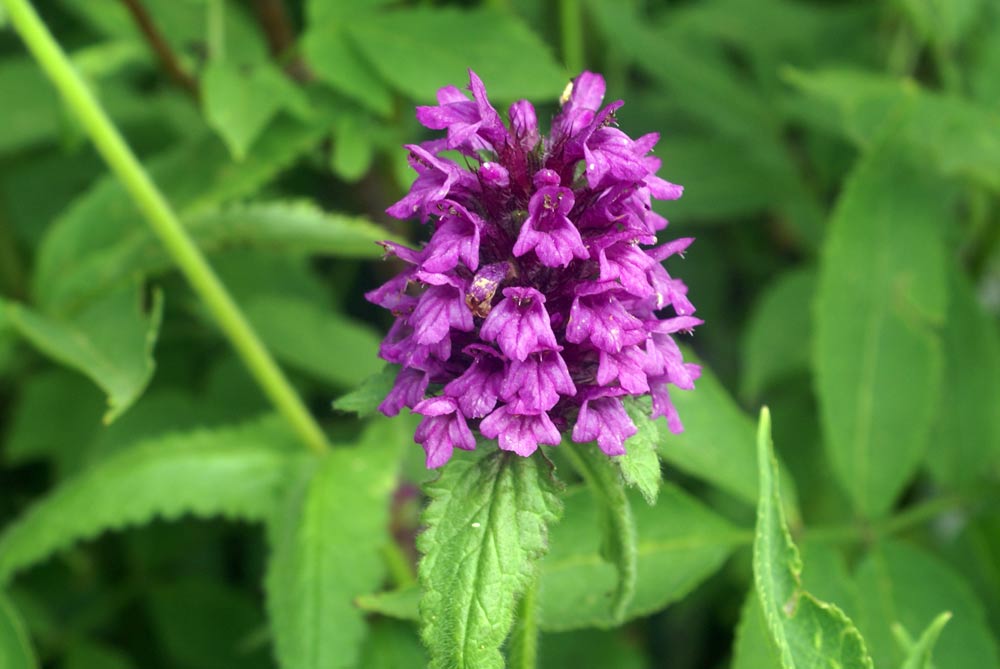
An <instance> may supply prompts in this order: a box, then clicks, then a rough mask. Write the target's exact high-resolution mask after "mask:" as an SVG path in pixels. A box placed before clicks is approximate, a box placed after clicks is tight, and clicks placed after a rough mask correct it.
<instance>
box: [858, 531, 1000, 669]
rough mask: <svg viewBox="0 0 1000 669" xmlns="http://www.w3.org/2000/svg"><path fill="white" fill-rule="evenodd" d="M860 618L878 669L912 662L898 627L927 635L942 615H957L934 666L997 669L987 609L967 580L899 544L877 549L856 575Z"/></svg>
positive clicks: (942, 639) (999, 656)
mask: <svg viewBox="0 0 1000 669" xmlns="http://www.w3.org/2000/svg"><path fill="white" fill-rule="evenodd" d="M855 583H856V591H857V597H858V599H857V605H856V608H857V612H856V613H855V614H854V619H855V620H857V621H858V626H859V627H860V628H861V631H862V632H863V633H864V635H865V639H866V640H867V641H868V644H869V647H870V648H871V652H872V658H873V659H874V660H875V663H876V666H879V667H898V666H902V665H903V663H904V662H905V661H906V659H907V653H906V652H905V651H904V650H903V649H901V648H900V647H899V645H898V644H897V642H896V639H895V636H894V634H893V625H896V624H898V625H901V626H902V627H903V628H904V629H907V630H919V629H924V627H925V626H926V625H927V621H928V620H933V619H935V618H936V617H937V616H938V615H939V614H940V613H941V611H950V612H951V613H952V614H954V617H953V619H952V621H951V622H950V623H949V624H948V626H947V627H946V628H945V629H944V630H943V631H942V632H941V634H940V638H939V639H938V641H937V644H936V645H935V647H934V657H935V664H937V665H938V666H939V667H941V668H942V669H944V668H945V667H998V666H1000V650H998V648H997V640H996V635H995V634H993V632H992V631H991V630H990V628H989V626H988V625H987V623H986V616H985V612H984V611H983V606H982V604H981V603H980V602H979V601H978V600H977V598H976V594H975V593H974V592H973V591H972V590H971V589H970V588H969V585H968V584H967V583H966V582H965V581H964V580H963V579H962V576H961V575H960V574H959V573H958V572H956V571H955V570H954V569H952V568H951V567H949V566H948V565H947V564H945V563H944V562H941V561H940V560H939V559H938V558H937V557H935V556H933V555H930V554H928V553H927V552H925V551H923V550H921V549H919V548H916V547H914V546H910V545H908V544H905V543H903V542H898V541H884V542H881V543H879V544H876V545H875V546H874V548H873V549H872V550H871V552H869V554H868V555H867V556H866V557H865V558H864V560H863V561H862V562H861V564H860V565H859V566H858V568H857V571H856V573H855Z"/></svg>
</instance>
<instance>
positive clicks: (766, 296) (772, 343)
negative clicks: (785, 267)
mask: <svg viewBox="0 0 1000 669" xmlns="http://www.w3.org/2000/svg"><path fill="white" fill-rule="evenodd" d="M815 293H816V271H815V270H814V269H813V268H811V267H806V268H803V269H798V270H794V271H791V272H787V273H785V274H782V275H781V276H779V277H778V279H777V280H776V281H774V282H773V283H771V284H770V285H769V286H768V287H767V288H765V289H764V292H763V294H762V296H761V297H760V300H759V301H758V303H757V306H756V307H755V308H754V309H753V310H752V311H751V316H750V322H749V323H748V324H747V328H746V331H745V334H744V336H743V374H742V384H741V390H742V395H743V396H744V397H757V396H759V395H760V393H762V392H763V391H764V389H765V388H767V386H768V384H769V383H771V382H773V381H776V380H778V379H780V378H781V377H783V376H787V375H789V374H791V373H794V372H799V371H803V370H807V369H809V362H810V353H811V350H812V349H811V341H812V313H811V312H812V309H811V306H812V301H813V296H814V294H815Z"/></svg>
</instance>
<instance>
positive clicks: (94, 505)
mask: <svg viewBox="0 0 1000 669" xmlns="http://www.w3.org/2000/svg"><path fill="white" fill-rule="evenodd" d="M292 444H295V440H294V437H293V436H292V435H290V434H289V433H288V431H287V429H286V428H285V427H284V424H283V423H278V422H276V421H275V420H274V419H269V420H268V421H260V422H255V423H249V424H244V425H239V426H234V427H231V428H226V429H217V430H202V431H195V432H181V433H174V434H170V435H166V436H163V437H160V438H156V439H151V440H149V441H147V442H144V443H143V444H140V445H137V446H135V447H134V448H131V449H129V450H127V451H124V452H123V453H121V454H120V455H117V456H115V457H112V458H110V459H108V460H106V461H104V462H102V463H101V464H99V465H97V466H95V467H93V468H91V469H89V470H87V471H85V472H84V473H82V474H81V475H79V476H78V477H76V478H74V479H72V480H70V481H68V482H66V483H65V484H63V485H61V486H59V487H57V488H56V489H55V490H54V491H53V492H52V493H51V494H49V495H48V496H46V497H44V498H43V499H41V500H40V501H38V502H36V503H35V504H34V505H32V506H31V507H30V509H29V510H28V511H27V513H26V514H25V515H24V516H22V517H21V518H20V519H19V520H17V521H15V522H14V523H12V524H11V525H9V526H8V527H7V528H6V529H5V531H4V533H3V534H2V535H0V583H3V582H7V581H8V580H10V578H11V576H12V575H13V574H15V573H16V572H18V571H20V570H22V569H24V568H26V567H29V566H31V565H33V564H35V563H37V562H40V561H41V560H44V559H45V558H46V557H48V556H50V555H52V554H53V553H55V552H57V551H59V550H61V549H64V548H66V547H68V546H71V545H73V544H74V543H76V542H78V541H82V540H85V539H90V538H93V537H96V536H97V535H99V534H101V533H102V532H105V531H107V530H118V529H123V528H125V527H129V526H134V525H141V524H144V523H147V522H149V521H150V520H152V519H153V518H156V517H163V518H167V519H173V518H176V517H178V516H180V515H182V514H186V513H191V514H194V515H196V516H199V517H208V516H225V517H230V518H239V519H244V520H261V519H263V518H264V517H265V516H266V515H267V514H268V513H270V512H271V510H272V508H273V506H274V504H275V500H276V497H277V493H278V490H279V488H280V487H281V486H282V484H283V483H284V480H285V479H286V478H287V474H288V470H289V467H290V465H291V464H292V463H293V462H294V458H293V456H292V455H290V454H289V453H288V452H287V451H288V450H289V446H290V445H292ZM298 450H299V449H296V450H295V451H294V453H296V454H297V451H298Z"/></svg>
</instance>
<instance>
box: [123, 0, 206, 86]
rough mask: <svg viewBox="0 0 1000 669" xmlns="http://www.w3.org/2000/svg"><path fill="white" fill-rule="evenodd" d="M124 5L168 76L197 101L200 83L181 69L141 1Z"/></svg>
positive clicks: (128, 1) (125, 1)
mask: <svg viewBox="0 0 1000 669" xmlns="http://www.w3.org/2000/svg"><path fill="white" fill-rule="evenodd" d="M122 3H124V5H125V7H126V8H128V11H129V13H130V14H132V19H133V20H135V23H136V25H137V26H138V27H139V31H140V32H142V35H143V37H145V38H146V41H147V42H148V43H149V46H150V48H151V49H153V53H155V54H156V58H157V59H158V60H159V61H160V65H161V66H162V67H163V69H164V71H166V73H167V76H169V77H170V78H171V79H172V80H173V82H174V83H176V84H177V85H178V86H180V87H181V88H183V89H184V90H185V91H187V92H188V93H190V94H191V95H192V96H194V97H195V99H197V98H198V82H197V81H195V80H194V77H192V76H191V75H190V74H188V73H187V72H186V71H185V70H184V68H183V67H181V64H180V60H178V58H177V55H176V54H175V53H174V51H173V49H171V48H170V44H169V43H168V42H167V40H166V39H165V38H164V37H163V34H162V33H161V32H160V30H159V28H157V27H156V24H155V23H154V22H153V17H151V16H150V15H149V12H148V11H147V10H146V7H145V6H144V5H143V4H142V2H141V0H122Z"/></svg>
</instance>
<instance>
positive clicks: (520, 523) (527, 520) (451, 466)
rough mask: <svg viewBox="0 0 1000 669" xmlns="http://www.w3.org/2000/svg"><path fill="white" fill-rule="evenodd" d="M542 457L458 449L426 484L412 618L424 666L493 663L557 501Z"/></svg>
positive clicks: (497, 662)
mask: <svg viewBox="0 0 1000 669" xmlns="http://www.w3.org/2000/svg"><path fill="white" fill-rule="evenodd" d="M555 490H556V484H555V482H554V481H553V479H552V473H551V471H549V469H548V467H547V466H546V465H545V464H544V462H543V461H542V460H541V458H539V457H537V456H535V457H530V458H522V457H520V456H517V455H514V454H513V453H507V452H504V451H499V450H496V449H493V448H481V449H480V450H479V451H478V452H476V453H472V454H465V453H464V452H462V453H457V454H456V456H455V457H453V458H452V459H451V461H450V462H449V463H448V465H447V466H446V467H445V468H444V469H443V471H442V473H441V477H440V478H439V479H437V480H436V481H434V482H432V483H430V484H428V485H427V492H428V494H429V495H430V498H431V502H430V505H429V506H428V507H427V509H426V510H425V512H424V516H423V521H424V523H425V525H426V526H427V529H426V530H425V531H424V533H423V534H421V535H420V536H419V537H418V539H417V547H418V548H419V549H420V552H421V553H422V554H423V558H422V560H421V562H420V583H421V586H422V587H423V590H424V594H423V597H422V599H421V601H420V617H421V621H422V626H423V629H422V636H423V639H424V643H425V644H427V647H428V648H429V649H430V654H431V663H430V666H431V668H432V669H445V668H449V669H451V668H455V669H499V668H500V667H503V664H504V662H503V656H502V655H501V654H500V645H501V644H502V643H503V641H504V639H505V638H506V636H507V634H508V632H509V631H510V628H511V625H512V624H513V622H514V608H515V604H516V602H517V600H518V598H519V597H520V595H521V593H522V592H523V591H524V589H525V588H526V587H527V586H528V584H529V582H530V581H531V580H532V579H533V578H534V575H535V572H536V570H537V568H538V567H537V560H538V559H539V558H540V557H541V556H542V555H543V554H544V553H545V551H546V549H547V547H548V545H547V544H548V541H547V525H548V523H550V522H552V521H554V520H556V518H557V517H558V516H559V514H560V512H561V506H562V505H561V503H560V502H559V499H558V497H557V496H556V492H555Z"/></svg>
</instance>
